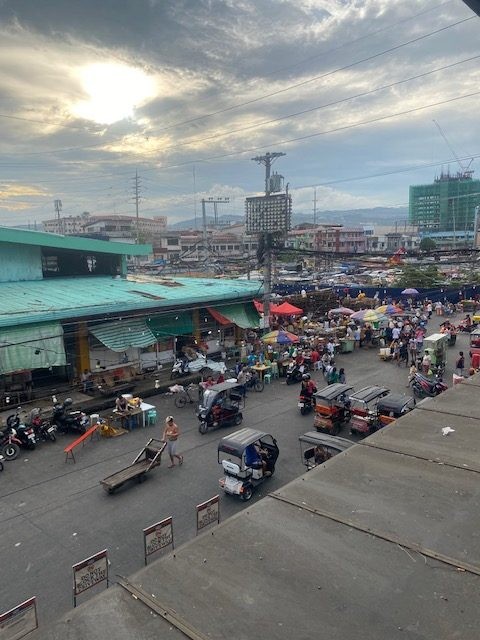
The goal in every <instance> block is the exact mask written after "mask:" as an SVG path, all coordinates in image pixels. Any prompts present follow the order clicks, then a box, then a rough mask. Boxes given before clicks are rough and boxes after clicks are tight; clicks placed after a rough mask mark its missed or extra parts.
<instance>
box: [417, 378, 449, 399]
mask: <svg viewBox="0 0 480 640" xmlns="http://www.w3.org/2000/svg"><path fill="white" fill-rule="evenodd" d="M410 384H411V385H412V389H413V393H414V395H416V396H417V397H418V398H434V397H435V396H438V395H439V394H440V393H442V392H443V391H446V390H447V389H448V386H447V385H446V384H445V383H444V382H443V381H442V379H441V378H440V377H439V376H435V378H433V379H430V378H427V377H426V376H424V375H423V374H421V373H416V374H415V375H414V376H413V378H412V381H411V383H410Z"/></svg>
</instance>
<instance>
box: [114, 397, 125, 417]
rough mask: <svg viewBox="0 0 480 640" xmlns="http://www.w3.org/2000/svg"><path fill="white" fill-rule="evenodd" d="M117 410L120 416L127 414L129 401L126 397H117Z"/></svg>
mask: <svg viewBox="0 0 480 640" xmlns="http://www.w3.org/2000/svg"><path fill="white" fill-rule="evenodd" d="M115 409H116V411H117V412H118V413H120V414H125V413H127V411H128V400H127V399H126V398H125V397H124V396H122V395H119V396H118V397H117V399H116V400H115Z"/></svg>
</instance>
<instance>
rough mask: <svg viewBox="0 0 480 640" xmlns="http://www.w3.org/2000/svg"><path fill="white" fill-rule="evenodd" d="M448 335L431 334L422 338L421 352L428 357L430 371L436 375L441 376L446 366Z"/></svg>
mask: <svg viewBox="0 0 480 640" xmlns="http://www.w3.org/2000/svg"><path fill="white" fill-rule="evenodd" d="M447 349H448V335H447V334H446V333H433V334H432V335H431V336H428V337H426V338H424V340H423V351H424V353H428V354H429V355H430V358H431V361H432V370H433V371H434V373H437V374H438V375H440V376H441V375H443V372H444V371H445V367H446V365H447Z"/></svg>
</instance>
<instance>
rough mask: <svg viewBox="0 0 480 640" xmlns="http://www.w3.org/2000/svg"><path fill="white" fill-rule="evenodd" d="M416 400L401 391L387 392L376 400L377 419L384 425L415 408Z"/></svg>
mask: <svg viewBox="0 0 480 640" xmlns="http://www.w3.org/2000/svg"><path fill="white" fill-rule="evenodd" d="M415 405H416V401H415V398H412V396H404V395H402V394H401V393H389V394H388V395H386V396H383V398H380V400H379V401H378V402H377V413H378V420H379V421H380V423H381V425H382V426H383V427H384V426H385V425H387V424H390V423H391V422H394V421H395V420H397V418H401V417H402V416H403V415H405V414H406V413H408V412H409V411H412V409H415Z"/></svg>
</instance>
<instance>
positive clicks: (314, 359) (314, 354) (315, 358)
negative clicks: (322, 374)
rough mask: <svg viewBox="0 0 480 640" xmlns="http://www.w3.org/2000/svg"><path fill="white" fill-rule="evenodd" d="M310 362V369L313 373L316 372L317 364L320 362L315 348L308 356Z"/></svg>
mask: <svg viewBox="0 0 480 640" xmlns="http://www.w3.org/2000/svg"><path fill="white" fill-rule="evenodd" d="M310 362H311V363H312V369H313V370H314V371H317V370H318V363H319V362H320V354H319V353H318V351H317V350H316V349H315V348H313V349H312V352H311V354H310Z"/></svg>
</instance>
